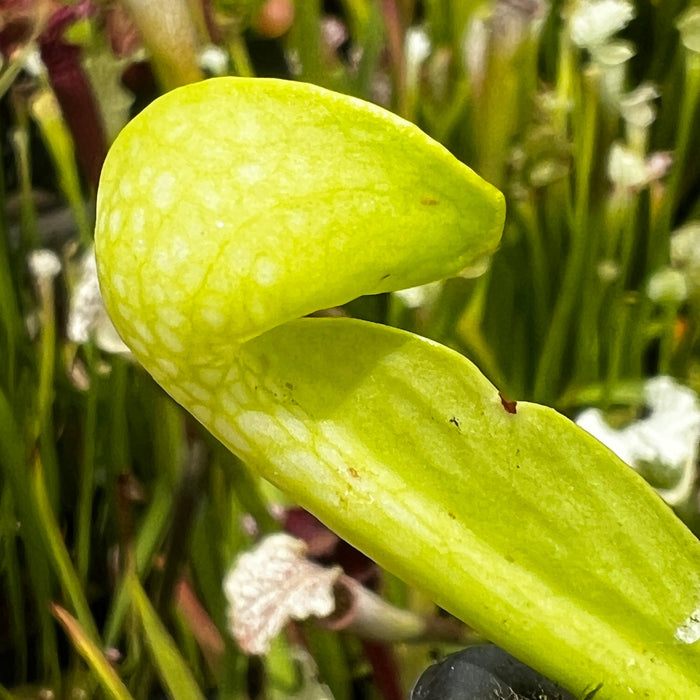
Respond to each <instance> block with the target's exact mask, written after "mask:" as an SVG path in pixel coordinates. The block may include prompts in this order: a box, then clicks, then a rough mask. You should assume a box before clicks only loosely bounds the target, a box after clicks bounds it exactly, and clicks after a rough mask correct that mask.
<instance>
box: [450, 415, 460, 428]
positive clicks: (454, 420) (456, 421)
mask: <svg viewBox="0 0 700 700" xmlns="http://www.w3.org/2000/svg"><path fill="white" fill-rule="evenodd" d="M450 423H452V425H454V426H455V428H457V430H459V427H460V425H459V421H458V420H457V418H456V417H455V416H452V418H450Z"/></svg>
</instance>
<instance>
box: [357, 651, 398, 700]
mask: <svg viewBox="0 0 700 700" xmlns="http://www.w3.org/2000/svg"><path fill="white" fill-rule="evenodd" d="M362 649H363V651H364V654H365V658H366V659H367V660H368V661H369V663H370V665H371V666H372V675H373V677H374V684H375V685H376V687H377V690H378V691H379V693H380V694H381V696H382V698H384V700H405V698H404V694H403V692H402V690H401V682H400V681H399V668H398V664H397V663H396V658H395V657H394V652H393V650H392V648H391V646H389V645H388V644H384V643H381V642H372V641H369V640H363V642H362Z"/></svg>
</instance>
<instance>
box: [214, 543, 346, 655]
mask: <svg viewBox="0 0 700 700" xmlns="http://www.w3.org/2000/svg"><path fill="white" fill-rule="evenodd" d="M305 555H306V544H305V543H304V542H303V541H302V540H298V539H296V538H295V537H292V536H291V535H287V534H285V533H277V534H274V535H270V536H268V537H266V538H265V539H264V540H262V541H261V542H260V543H259V544H258V545H257V546H256V547H255V548H254V549H253V550H251V551H250V552H246V553H244V554H241V555H240V556H239V557H238V559H237V560H236V562H235V564H234V566H233V567H232V568H231V570H230V572H229V573H228V574H227V575H226V578H225V579H224V584H223V586H224V594H225V595H226V599H227V600H228V604H229V608H228V618H229V629H230V631H231V634H232V636H233V637H234V639H235V640H236V641H237V642H238V644H239V646H240V647H241V649H242V650H243V651H244V652H246V653H248V654H265V653H267V652H268V651H269V648H270V641H271V640H272V639H273V638H274V637H276V636H277V634H278V633H279V632H280V630H281V629H282V628H283V627H284V625H285V624H287V622H288V621H289V620H290V619H294V620H304V619H306V618H307V617H311V616H315V617H327V616H328V615H330V614H331V613H332V612H333V611H334V610H335V597H334V594H333V585H334V584H335V582H336V580H337V579H338V577H339V576H340V575H341V574H342V569H341V568H340V567H333V568H325V567H323V566H320V565H319V564H315V563H313V562H311V561H309V560H308V559H306V556H305Z"/></svg>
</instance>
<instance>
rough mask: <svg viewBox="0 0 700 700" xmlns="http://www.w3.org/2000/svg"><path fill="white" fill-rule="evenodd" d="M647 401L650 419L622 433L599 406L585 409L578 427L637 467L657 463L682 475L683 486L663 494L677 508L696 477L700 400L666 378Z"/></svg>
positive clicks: (649, 386) (652, 384) (649, 389)
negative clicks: (611, 424) (609, 423)
mask: <svg viewBox="0 0 700 700" xmlns="http://www.w3.org/2000/svg"><path fill="white" fill-rule="evenodd" d="M644 398H645V402H646V405H647V406H648V407H649V409H650V411H651V413H650V415H649V417H648V418H643V419H641V420H638V421H635V422H634V423H632V424H630V425H628V426H627V427H625V428H622V429H620V430H616V429H614V428H611V427H610V426H609V425H608V424H607V423H606V422H605V419H604V417H603V414H602V412H601V411H599V410H598V409H596V408H590V409H587V410H585V411H583V412H582V413H581V414H580V415H579V416H578V418H577V419H576V423H577V424H578V425H579V426H580V427H582V428H583V429H584V430H586V431H587V432H589V433H590V434H591V435H593V436H594V437H596V438H597V439H598V440H600V441H601V442H602V443H603V444H605V445H607V446H608V447H609V448H610V449H611V450H612V451H613V452H615V454H617V455H618V457H620V459H622V460H623V461H624V462H627V464H629V465H630V466H631V467H633V468H635V469H639V468H641V467H643V466H644V465H654V464H656V465H659V466H661V467H662V468H665V469H666V470H667V471H668V472H669V473H677V472H680V474H681V476H680V479H679V481H678V484H677V486H675V487H674V488H673V489H660V490H659V493H660V494H661V496H662V497H663V498H664V499H665V500H666V501H667V502H668V503H669V504H670V505H676V504H678V503H680V502H682V501H683V499H684V498H686V497H687V495H688V493H689V492H690V490H691V489H692V484H693V481H694V479H695V463H696V461H697V457H698V441H700V400H698V396H697V394H696V393H695V392H694V391H692V390H691V389H688V388H687V387H685V386H682V385H680V384H678V383H677V382H675V381H674V380H673V379H671V378H670V377H665V376H659V377H654V378H652V379H649V380H648V381H647V382H646V383H645V385H644Z"/></svg>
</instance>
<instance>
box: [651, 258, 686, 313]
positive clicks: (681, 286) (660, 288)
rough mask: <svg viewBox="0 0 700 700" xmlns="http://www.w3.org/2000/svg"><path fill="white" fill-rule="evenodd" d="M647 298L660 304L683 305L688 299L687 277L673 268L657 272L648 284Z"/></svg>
mask: <svg viewBox="0 0 700 700" xmlns="http://www.w3.org/2000/svg"><path fill="white" fill-rule="evenodd" d="M647 296H648V297H649V298H650V299H651V300H652V301H655V302H657V303H659V304H681V303H683V302H684V301H685V300H686V299H687V298H688V282H687V280H686V278H685V275H684V274H683V273H682V272H679V271H678V270H674V269H673V268H671V267H664V268H662V269H661V270H659V271H658V272H655V273H654V274H653V275H652V276H651V278H650V279H649V282H647Z"/></svg>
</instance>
